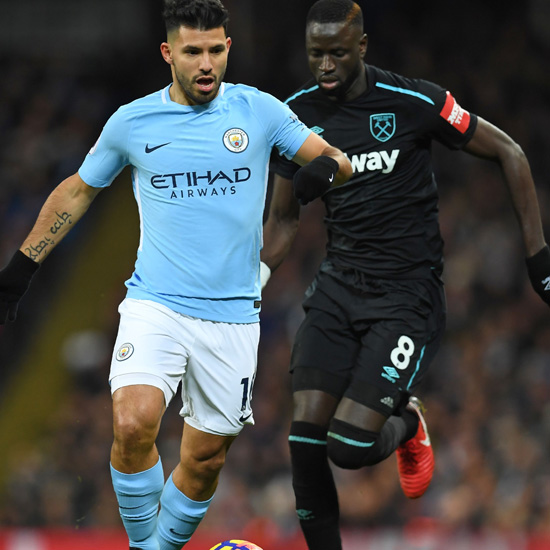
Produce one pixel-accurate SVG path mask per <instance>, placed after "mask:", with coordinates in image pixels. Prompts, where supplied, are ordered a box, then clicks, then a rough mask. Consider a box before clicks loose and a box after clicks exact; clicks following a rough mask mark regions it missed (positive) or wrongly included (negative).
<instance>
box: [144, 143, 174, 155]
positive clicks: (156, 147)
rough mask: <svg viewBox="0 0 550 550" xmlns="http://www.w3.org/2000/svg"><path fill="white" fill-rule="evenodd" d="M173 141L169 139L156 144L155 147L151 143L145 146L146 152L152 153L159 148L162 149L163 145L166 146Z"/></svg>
mask: <svg viewBox="0 0 550 550" xmlns="http://www.w3.org/2000/svg"><path fill="white" fill-rule="evenodd" d="M170 143H172V142H171V141H168V142H166V143H161V144H160V145H155V146H154V147H149V144H147V145H146V146H145V152H146V153H152V152H153V151H156V150H157V149H160V148H161V147H164V146H165V145H169V144H170Z"/></svg>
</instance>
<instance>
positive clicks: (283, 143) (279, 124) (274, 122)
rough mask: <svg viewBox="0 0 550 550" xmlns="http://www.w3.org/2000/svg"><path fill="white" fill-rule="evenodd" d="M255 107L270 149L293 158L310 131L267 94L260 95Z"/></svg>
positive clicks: (295, 116) (289, 111) (296, 117)
mask: <svg viewBox="0 0 550 550" xmlns="http://www.w3.org/2000/svg"><path fill="white" fill-rule="evenodd" d="M255 107H256V108H255V112H256V113H257V116H258V117H259V120H260V121H261V123H262V125H263V126H264V128H265V130H266V133H267V135H268V139H269V141H270V143H271V145H272V147H276V148H277V150H278V151H279V153H280V154H281V155H284V156H285V157H286V158H287V159H289V160H290V159H292V158H294V156H295V155H296V153H297V152H298V150H299V149H300V147H301V146H302V145H303V143H304V141H305V140H306V139H307V138H308V136H309V135H310V133H311V130H310V129H309V128H308V127H307V126H306V125H305V124H304V123H303V122H301V121H300V119H299V118H298V116H297V115H296V114H295V113H294V112H293V111H292V110H291V109H290V107H289V106H288V105H285V104H284V103H283V102H282V101H279V100H278V99H276V98H275V97H273V96H271V95H269V94H266V93H262V94H261V95H260V100H259V104H258V105H256V106H255Z"/></svg>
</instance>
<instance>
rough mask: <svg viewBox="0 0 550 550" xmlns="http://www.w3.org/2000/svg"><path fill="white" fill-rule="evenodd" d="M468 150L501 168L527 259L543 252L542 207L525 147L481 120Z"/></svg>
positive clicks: (466, 147) (479, 119)
mask: <svg viewBox="0 0 550 550" xmlns="http://www.w3.org/2000/svg"><path fill="white" fill-rule="evenodd" d="M464 150H465V151H467V152H468V153H471V154H473V155H475V156H477V157H481V158H485V159H489V160H493V161H496V162H497V163H498V164H499V165H500V167H501V169H502V173H503V176H504V180H505V181H506V184H507V186H508V189H509V190H510V195H511V198H512V203H513V205H514V209H515V211H516V215H517V217H518V220H519V224H520V227H521V231H522V235H523V241H524V243H525V248H526V253H527V256H528V257H530V256H534V255H535V254H537V253H538V252H540V251H541V250H542V248H543V247H544V246H545V244H546V243H545V240H544V234H543V230H542V222H541V218H540V210H539V204H538V200H537V193H536V190H535V185H534V183H533V178H532V176H531V169H530V167H529V162H528V160H527V157H526V156H525V154H524V152H523V150H522V149H521V147H520V146H519V145H518V144H517V143H516V142H515V141H514V140H513V139H512V138H511V137H510V136H509V135H508V134H506V133H505V132H503V131H502V130H500V129H499V128H497V127H496V126H494V125H493V124H490V123H489V122H487V121H486V120H484V119H482V118H481V117H478V124H477V128H476V131H475V133H474V135H473V136H472V139H471V140H470V141H469V142H468V144H467V145H466V146H465V147H464Z"/></svg>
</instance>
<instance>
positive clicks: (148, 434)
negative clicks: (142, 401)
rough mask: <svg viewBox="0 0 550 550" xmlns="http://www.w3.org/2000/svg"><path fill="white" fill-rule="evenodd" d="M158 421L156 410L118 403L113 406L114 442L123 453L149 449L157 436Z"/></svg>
mask: <svg viewBox="0 0 550 550" xmlns="http://www.w3.org/2000/svg"><path fill="white" fill-rule="evenodd" d="M159 422H160V417H159V414H158V413H157V411H152V410H149V409H148V408H147V407H145V406H144V407H138V408H136V407H133V406H125V405H124V404H122V403H118V404H117V405H116V406H114V407H113V432H114V439H115V444H117V445H118V448H119V449H120V451H121V452H122V453H124V454H126V453H127V454H131V453H133V452H139V451H141V450H146V449H149V448H151V447H152V446H153V445H154V443H155V440H156V438H157V434H158V430H159Z"/></svg>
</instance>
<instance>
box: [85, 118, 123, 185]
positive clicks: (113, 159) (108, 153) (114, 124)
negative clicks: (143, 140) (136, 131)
mask: <svg viewBox="0 0 550 550" xmlns="http://www.w3.org/2000/svg"><path fill="white" fill-rule="evenodd" d="M130 127H131V121H130V120H129V119H128V117H127V116H125V112H124V110H123V109H122V108H121V109H119V110H118V111H116V112H115V113H114V114H113V115H112V116H111V118H110V119H109V120H108V121H107V123H106V124H105V126H104V127H103V131H102V132H101V135H100V136H99V138H98V140H97V141H96V143H95V145H94V146H93V147H92V148H91V149H90V151H89V153H88V154H87V155H86V158H85V159H84V162H83V163H82V166H81V167H80V168H79V170H78V173H79V175H80V177H81V178H82V179H83V180H84V181H85V182H86V183H87V184H88V185H90V186H91V187H108V186H109V185H111V183H112V182H113V180H114V179H115V178H116V176H118V174H119V173H120V172H121V171H122V169H123V168H124V167H125V166H126V165H127V164H129V162H128V147H127V144H128V138H129V133H130Z"/></svg>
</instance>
